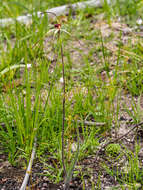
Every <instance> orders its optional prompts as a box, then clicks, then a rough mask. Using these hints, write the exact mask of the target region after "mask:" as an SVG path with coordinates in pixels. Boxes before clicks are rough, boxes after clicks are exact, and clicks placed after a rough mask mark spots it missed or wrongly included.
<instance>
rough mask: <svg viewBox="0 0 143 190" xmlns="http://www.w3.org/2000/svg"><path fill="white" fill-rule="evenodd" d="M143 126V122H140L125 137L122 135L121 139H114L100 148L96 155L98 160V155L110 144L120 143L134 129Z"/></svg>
mask: <svg viewBox="0 0 143 190" xmlns="http://www.w3.org/2000/svg"><path fill="white" fill-rule="evenodd" d="M141 125H143V121H142V122H140V123H138V124H135V125H134V126H133V128H132V129H130V130H129V131H128V132H127V133H125V134H124V135H122V136H120V137H118V138H116V139H114V140H111V141H109V142H107V143H105V144H104V145H103V146H101V147H100V149H99V150H98V152H97V153H96V158H97V155H98V154H99V153H100V152H101V151H102V150H103V149H104V148H105V147H106V146H107V145H109V144H111V143H115V142H118V141H120V140H121V139H123V138H124V137H126V136H127V135H128V134H129V133H131V132H132V131H133V130H134V129H136V128H137V127H139V126H141Z"/></svg>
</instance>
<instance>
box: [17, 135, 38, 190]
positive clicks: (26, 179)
mask: <svg viewBox="0 0 143 190" xmlns="http://www.w3.org/2000/svg"><path fill="white" fill-rule="evenodd" d="M36 145H37V138H36V137H35V141H34V146H33V149H32V154H31V158H30V161H29V164H28V168H27V170H26V174H25V177H24V180H23V183H22V185H21V188H20V190H25V189H26V186H27V183H28V180H29V176H30V174H31V168H32V164H33V160H34V157H35V153H36Z"/></svg>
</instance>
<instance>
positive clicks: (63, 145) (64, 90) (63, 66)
mask: <svg viewBox="0 0 143 190" xmlns="http://www.w3.org/2000/svg"><path fill="white" fill-rule="evenodd" d="M58 36H59V38H60V30H59V34H58ZM60 46H61V58H62V77H63V118H62V119H63V120H62V164H63V169H64V176H66V167H65V159H64V148H65V144H64V132H65V95H66V88H65V65H64V55H63V46H62V42H61V41H60Z"/></svg>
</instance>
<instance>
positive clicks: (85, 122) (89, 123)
mask: <svg viewBox="0 0 143 190" xmlns="http://www.w3.org/2000/svg"><path fill="white" fill-rule="evenodd" d="M76 122H77V123H83V124H84V125H92V126H104V125H105V124H106V123H105V122H93V121H86V120H83V121H81V120H77V121H76Z"/></svg>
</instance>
